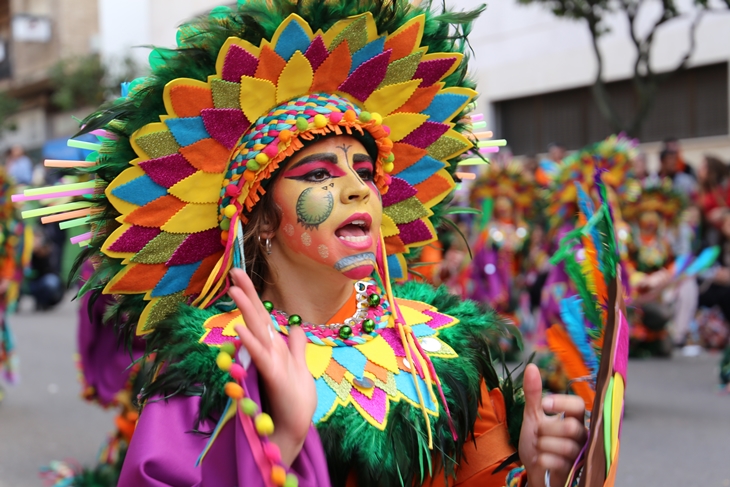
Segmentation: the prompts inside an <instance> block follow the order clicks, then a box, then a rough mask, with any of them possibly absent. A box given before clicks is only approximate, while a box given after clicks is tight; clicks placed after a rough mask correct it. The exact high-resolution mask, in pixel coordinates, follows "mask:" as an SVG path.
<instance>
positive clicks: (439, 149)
mask: <svg viewBox="0 0 730 487" xmlns="http://www.w3.org/2000/svg"><path fill="white" fill-rule="evenodd" d="M468 148H469V145H468V144H467V143H465V142H463V141H461V140H458V139H455V138H453V137H449V136H447V135H444V136H441V137H439V138H438V140H436V142H434V143H433V144H431V145H429V146H428V147H427V148H426V150H427V151H428V153H429V154H430V155H431V157H433V158H434V159H439V160H441V161H445V160H448V159H451V158H452V157H456V156H457V155H459V154H461V153H462V152H464V151H465V150H467V149H468Z"/></svg>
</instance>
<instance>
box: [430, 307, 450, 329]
mask: <svg viewBox="0 0 730 487" xmlns="http://www.w3.org/2000/svg"><path fill="white" fill-rule="evenodd" d="M422 313H423V314H425V315H428V316H430V317H431V321H429V322H428V323H426V324H427V325H428V326H430V327H431V328H433V329H434V330H437V329H439V328H443V327H444V326H447V325H451V324H453V323H454V322H455V320H454V318H452V317H451V316H449V315H445V314H441V313H438V312H436V311H431V310H424V311H422Z"/></svg>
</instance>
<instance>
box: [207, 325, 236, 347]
mask: <svg viewBox="0 0 730 487" xmlns="http://www.w3.org/2000/svg"><path fill="white" fill-rule="evenodd" d="M230 341H231V337H224V336H223V328H211V329H210V333H208V334H207V335H205V338H204V339H203V343H205V344H206V345H221V344H223V343H225V342H230Z"/></svg>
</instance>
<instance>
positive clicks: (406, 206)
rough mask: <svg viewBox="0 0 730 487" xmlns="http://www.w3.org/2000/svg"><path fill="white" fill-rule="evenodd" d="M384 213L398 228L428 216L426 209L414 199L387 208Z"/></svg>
mask: <svg viewBox="0 0 730 487" xmlns="http://www.w3.org/2000/svg"><path fill="white" fill-rule="evenodd" d="M384 211H385V214H386V215H388V216H389V217H390V218H392V219H393V221H394V222H395V223H396V224H398V228H401V225H402V224H404V223H410V222H412V221H413V220H417V219H419V218H425V217H427V216H429V215H428V211H427V210H426V208H425V207H424V206H423V205H422V204H421V202H420V201H418V199H417V198H415V197H414V198H408V199H407V200H405V201H401V202H400V203H396V204H395V205H392V206H388V207H386V208H385V210H384Z"/></svg>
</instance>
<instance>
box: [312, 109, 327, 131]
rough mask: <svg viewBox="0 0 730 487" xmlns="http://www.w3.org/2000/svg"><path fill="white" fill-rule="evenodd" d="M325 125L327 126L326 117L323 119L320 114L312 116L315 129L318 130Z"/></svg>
mask: <svg viewBox="0 0 730 487" xmlns="http://www.w3.org/2000/svg"><path fill="white" fill-rule="evenodd" d="M325 125H327V117H325V116H324V115H322V114H321V113H318V114H317V115H315V116H314V126H315V127H317V128H318V129H321V128H322V127H324V126H325Z"/></svg>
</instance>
